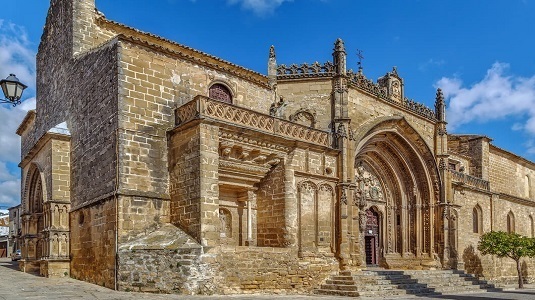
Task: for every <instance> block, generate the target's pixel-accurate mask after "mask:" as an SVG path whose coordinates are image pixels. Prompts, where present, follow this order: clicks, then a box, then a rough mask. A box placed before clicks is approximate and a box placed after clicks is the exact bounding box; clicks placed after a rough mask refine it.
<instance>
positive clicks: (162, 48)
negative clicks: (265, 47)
mask: <svg viewBox="0 0 535 300" xmlns="http://www.w3.org/2000/svg"><path fill="white" fill-rule="evenodd" d="M96 21H97V23H98V24H99V25H101V26H103V27H105V28H109V29H112V30H113V31H115V32H116V33H117V34H118V36H119V39H120V40H123V41H128V42H131V43H135V44H139V45H143V46H146V47H149V48H152V49H155V50H157V51H159V52H164V53H167V54H170V55H173V56H177V57H180V58H182V59H185V60H189V61H191V62H194V63H197V64H201V65H204V66H207V67H210V68H214V69H217V70H219V71H222V72H226V73H230V74H232V75H234V76H236V77H240V78H242V79H245V80H247V81H250V82H252V83H255V84H257V85H260V86H262V87H265V88H270V86H269V83H268V77H267V76H265V75H263V74H261V73H258V72H255V71H252V70H249V69H246V68H244V67H241V66H239V65H236V64H233V63H231V62H228V61H226V60H223V59H221V58H218V57H216V56H213V55H210V54H207V53H205V52H202V51H199V50H197V49H194V48H191V47H188V46H185V45H182V44H179V43H177V42H174V41H171V40H168V39H165V38H163V37H160V36H158V35H154V34H152V33H147V32H144V31H140V30H138V29H135V28H133V27H130V26H127V25H124V24H121V23H118V22H115V21H111V20H108V19H106V18H104V17H103V16H100V17H97V19H96Z"/></svg>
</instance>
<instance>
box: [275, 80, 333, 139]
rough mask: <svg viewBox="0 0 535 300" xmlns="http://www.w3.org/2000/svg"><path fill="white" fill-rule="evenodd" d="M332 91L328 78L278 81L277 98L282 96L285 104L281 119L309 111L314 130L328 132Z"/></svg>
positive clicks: (330, 81)
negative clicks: (314, 120)
mask: <svg viewBox="0 0 535 300" xmlns="http://www.w3.org/2000/svg"><path fill="white" fill-rule="evenodd" d="M332 89H333V83H332V80H331V79H330V78H327V79H319V78H318V79H308V80H302V81H295V80H293V81H284V80H280V81H278V82H277V96H279V97H280V96H282V97H283V98H284V102H285V103H286V106H285V108H284V111H283V113H282V115H281V117H282V118H285V119H287V120H288V119H289V118H290V116H292V115H294V114H295V113H296V112H299V111H303V110H304V111H309V112H311V113H314V114H315V118H316V124H315V127H316V128H319V129H322V130H329V127H330V126H331V118H332V117H331V116H332V111H331V109H332V108H331V107H332V103H331V102H332V101H331V93H332ZM309 125H310V124H309Z"/></svg>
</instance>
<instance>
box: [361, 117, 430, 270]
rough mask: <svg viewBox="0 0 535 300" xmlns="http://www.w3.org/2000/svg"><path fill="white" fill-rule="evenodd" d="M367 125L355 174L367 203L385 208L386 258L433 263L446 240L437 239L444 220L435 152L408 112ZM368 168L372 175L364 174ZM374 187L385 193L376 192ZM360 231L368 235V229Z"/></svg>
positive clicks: (396, 262)
mask: <svg viewBox="0 0 535 300" xmlns="http://www.w3.org/2000/svg"><path fill="white" fill-rule="evenodd" d="M364 128H365V131H361V132H359V133H357V138H358V139H357V143H356V152H355V177H356V181H357V187H358V188H357V189H358V190H359V191H360V194H359V195H360V196H359V197H365V198H366V199H365V202H364V203H366V205H365V206H363V207H364V209H368V208H369V207H371V206H372V205H373V206H376V207H378V209H379V210H382V211H384V212H385V213H384V221H383V226H384V233H383V234H382V235H381V243H380V244H381V245H383V246H382V249H381V252H382V256H381V257H380V260H381V261H380V263H381V264H382V265H384V266H386V267H414V264H425V263H429V261H431V260H433V258H434V255H435V254H436V253H438V252H439V249H438V247H437V246H436V245H437V243H439V242H440V241H437V240H436V239H439V238H440V234H438V233H439V231H438V229H439V228H440V225H439V224H438V225H437V224H435V220H437V221H439V220H440V218H438V217H437V214H438V211H437V209H438V207H437V205H435V204H436V203H438V200H439V192H440V180H439V173H438V168H437V165H436V162H435V159H434V156H433V153H432V152H431V151H430V150H429V147H428V146H427V145H426V144H425V142H424V140H423V138H422V137H421V136H420V135H419V134H418V133H417V132H416V130H414V128H412V127H411V126H410V125H409V124H408V123H407V122H406V120H405V119H403V118H391V119H386V120H382V121H381V122H378V123H375V124H374V125H373V126H369V127H364ZM363 170H364V171H365V172H366V173H369V174H370V175H366V176H364V177H368V178H369V179H366V178H365V179H364V180H363V179H362V175H359V173H361V172H363ZM372 187H376V190H377V192H374V193H380V195H381V197H377V195H375V197H373V196H374V195H373V194H372V190H373V189H372ZM365 190H368V192H366V191H365ZM361 203H362V202H361ZM361 209H362V208H361ZM362 230H363V228H361V231H362ZM360 236H361V238H366V232H361V233H360ZM363 250H364V252H365V250H366V249H361V255H363V256H364V255H366V254H365V253H363Z"/></svg>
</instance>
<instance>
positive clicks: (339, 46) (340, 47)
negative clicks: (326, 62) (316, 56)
mask: <svg viewBox="0 0 535 300" xmlns="http://www.w3.org/2000/svg"><path fill="white" fill-rule="evenodd" d="M334 51H335V52H345V51H346V47H345V45H344V41H343V40H342V39H341V38H338V39H337V40H336V42H335V43H334Z"/></svg>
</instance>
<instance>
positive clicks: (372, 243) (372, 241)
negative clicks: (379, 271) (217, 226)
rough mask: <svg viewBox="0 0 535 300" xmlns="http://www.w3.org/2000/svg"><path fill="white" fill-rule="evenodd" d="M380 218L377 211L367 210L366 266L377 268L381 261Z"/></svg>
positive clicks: (365, 236)
mask: <svg viewBox="0 0 535 300" xmlns="http://www.w3.org/2000/svg"><path fill="white" fill-rule="evenodd" d="M380 224H381V222H380V217H379V213H378V212H377V211H376V209H374V208H371V209H367V210H366V229H365V235H364V248H365V253H366V265H368V266H377V265H379V259H380V256H379V255H380V253H379V249H380V247H381V246H380V244H381V237H380V235H381V231H382V230H381V226H380Z"/></svg>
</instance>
